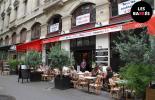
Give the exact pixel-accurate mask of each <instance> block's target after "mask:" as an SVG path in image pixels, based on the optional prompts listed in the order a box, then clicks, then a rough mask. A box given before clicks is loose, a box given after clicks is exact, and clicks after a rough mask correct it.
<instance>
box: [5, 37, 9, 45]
mask: <svg viewBox="0 0 155 100" xmlns="http://www.w3.org/2000/svg"><path fill="white" fill-rule="evenodd" d="M8 44H9V36H6V37H5V45H8Z"/></svg>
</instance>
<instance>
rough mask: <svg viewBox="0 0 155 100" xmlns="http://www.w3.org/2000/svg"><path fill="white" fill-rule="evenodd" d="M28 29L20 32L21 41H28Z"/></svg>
mask: <svg viewBox="0 0 155 100" xmlns="http://www.w3.org/2000/svg"><path fill="white" fill-rule="evenodd" d="M26 36H27V30H26V29H25V28H24V29H22V30H21V32H20V43H24V42H26Z"/></svg>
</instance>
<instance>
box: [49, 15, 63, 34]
mask: <svg viewBox="0 0 155 100" xmlns="http://www.w3.org/2000/svg"><path fill="white" fill-rule="evenodd" d="M61 29H62V20H61V15H55V16H53V17H52V18H51V19H50V21H49V22H48V33H52V32H57V31H61Z"/></svg>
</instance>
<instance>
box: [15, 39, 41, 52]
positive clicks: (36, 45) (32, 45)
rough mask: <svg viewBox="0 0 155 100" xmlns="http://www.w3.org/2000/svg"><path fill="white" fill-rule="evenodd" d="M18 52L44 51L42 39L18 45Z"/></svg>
mask: <svg viewBox="0 0 155 100" xmlns="http://www.w3.org/2000/svg"><path fill="white" fill-rule="evenodd" d="M16 50H17V52H26V51H31V50H34V51H38V52H40V51H42V40H40V39H39V40H34V41H31V42H27V43H23V44H20V45H17V46H16Z"/></svg>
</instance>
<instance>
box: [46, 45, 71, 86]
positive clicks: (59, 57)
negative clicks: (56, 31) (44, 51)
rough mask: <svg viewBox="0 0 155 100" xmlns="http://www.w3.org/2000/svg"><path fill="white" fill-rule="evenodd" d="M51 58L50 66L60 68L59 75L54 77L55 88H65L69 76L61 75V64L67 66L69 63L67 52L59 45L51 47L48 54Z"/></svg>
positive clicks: (67, 84)
mask: <svg viewBox="0 0 155 100" xmlns="http://www.w3.org/2000/svg"><path fill="white" fill-rule="evenodd" d="M48 57H49V59H51V65H50V66H51V67H53V68H58V69H59V70H60V75H57V76H56V77H55V88H57V89H67V88H69V87H70V78H69V76H65V75H62V68H63V66H68V65H69V64H70V58H69V56H68V52H67V51H65V50H64V49H61V48H60V46H59V45H56V46H54V47H52V48H51V50H50V52H49V55H48Z"/></svg>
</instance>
